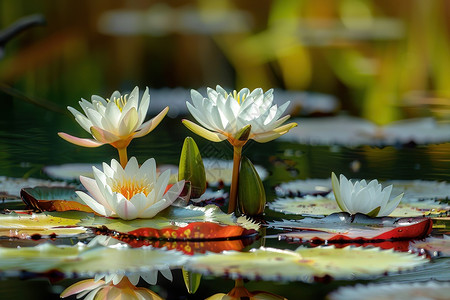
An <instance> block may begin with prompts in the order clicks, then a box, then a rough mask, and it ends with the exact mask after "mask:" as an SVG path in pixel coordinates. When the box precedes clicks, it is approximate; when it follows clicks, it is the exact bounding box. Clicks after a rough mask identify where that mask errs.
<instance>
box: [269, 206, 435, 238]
mask: <svg viewBox="0 0 450 300" xmlns="http://www.w3.org/2000/svg"><path fill="white" fill-rule="evenodd" d="M269 226H271V227H275V228H282V229H289V230H295V231H294V232H288V233H280V234H279V236H280V237H281V238H285V239H289V240H292V239H294V240H303V241H305V240H306V241H316V240H319V241H327V242H328V243H330V242H331V243H333V242H343V241H362V242H369V241H383V240H391V239H414V238H415V239H420V238H424V237H426V236H427V235H428V234H430V232H431V229H432V226H433V222H432V221H431V219H429V218H425V217H417V218H391V217H383V218H370V217H368V216H366V215H363V214H356V215H354V216H351V215H349V214H348V213H344V212H341V213H335V214H332V215H329V216H327V217H325V218H322V219H314V218H305V219H302V220H296V221H282V222H271V223H269Z"/></svg>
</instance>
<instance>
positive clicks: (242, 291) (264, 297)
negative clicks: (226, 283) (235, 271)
mask: <svg viewBox="0 0 450 300" xmlns="http://www.w3.org/2000/svg"><path fill="white" fill-rule="evenodd" d="M240 299H249V300H285V299H286V298H284V297H283V296H279V295H275V294H272V293H269V292H263V291H254V292H249V291H248V290H247V289H246V288H245V287H244V283H243V281H242V279H237V280H236V281H235V286H234V288H233V289H232V290H231V291H230V292H229V293H228V294H224V293H219V294H215V295H212V296H211V297H208V298H207V299H206V300H240Z"/></svg>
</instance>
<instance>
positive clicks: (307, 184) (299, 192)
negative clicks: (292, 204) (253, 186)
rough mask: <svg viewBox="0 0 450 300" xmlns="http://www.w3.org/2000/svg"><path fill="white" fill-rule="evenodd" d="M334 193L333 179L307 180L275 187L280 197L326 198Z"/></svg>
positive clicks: (294, 181) (284, 183)
mask: <svg viewBox="0 0 450 300" xmlns="http://www.w3.org/2000/svg"><path fill="white" fill-rule="evenodd" d="M331 191H332V184H331V179H330V178H327V179H306V180H293V181H289V182H283V183H281V184H279V185H278V186H276V187H275V193H276V194H277V196H278V197H302V196H306V195H312V196H318V195H321V196H325V195H327V194H328V193H330V192H331Z"/></svg>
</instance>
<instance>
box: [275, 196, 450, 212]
mask: <svg viewBox="0 0 450 300" xmlns="http://www.w3.org/2000/svg"><path fill="white" fill-rule="evenodd" d="M269 208H270V209H273V210H275V211H279V212H283V213H288V214H296V215H310V216H326V215H330V214H332V213H335V212H339V211H341V210H340V209H339V207H338V205H337V203H336V201H335V200H334V199H331V198H328V197H322V196H306V197H304V198H300V197H295V198H278V199H275V201H274V202H272V203H269ZM449 210H450V207H449V206H448V205H445V204H439V203H438V202H436V201H432V200H425V201H416V202H406V203H402V202H400V204H399V205H398V206H397V208H396V209H395V210H394V211H393V212H392V213H391V214H390V215H389V216H391V217H419V216H426V215H431V214H442V213H446V212H448V211H449Z"/></svg>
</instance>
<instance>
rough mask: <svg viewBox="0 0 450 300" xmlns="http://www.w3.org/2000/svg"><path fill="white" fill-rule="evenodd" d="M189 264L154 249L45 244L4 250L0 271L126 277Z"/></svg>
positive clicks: (174, 253) (0, 251)
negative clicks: (54, 271) (53, 271)
mask: <svg viewBox="0 0 450 300" xmlns="http://www.w3.org/2000/svg"><path fill="white" fill-rule="evenodd" d="M186 261H187V256H185V255H183V254H182V253H181V252H178V251H172V250H161V249H155V248H152V247H141V248H129V247H127V246H124V245H120V244H119V245H116V246H111V247H104V246H100V245H95V246H86V245H84V244H81V243H79V244H77V245H75V246H55V245H52V244H49V243H45V244H42V245H39V246H36V247H28V248H3V247H0V271H3V272H7V274H11V275H14V272H20V271H27V272H33V273H46V272H49V271H51V270H56V271H58V272H61V273H63V274H66V275H67V276H72V275H74V274H76V275H80V276H94V275H95V274H113V273H114V274H124V275H127V274H128V273H131V274H132V273H136V272H149V271H153V270H166V269H167V268H179V267H181V266H182V265H183V264H184V263H185V262H186Z"/></svg>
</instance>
